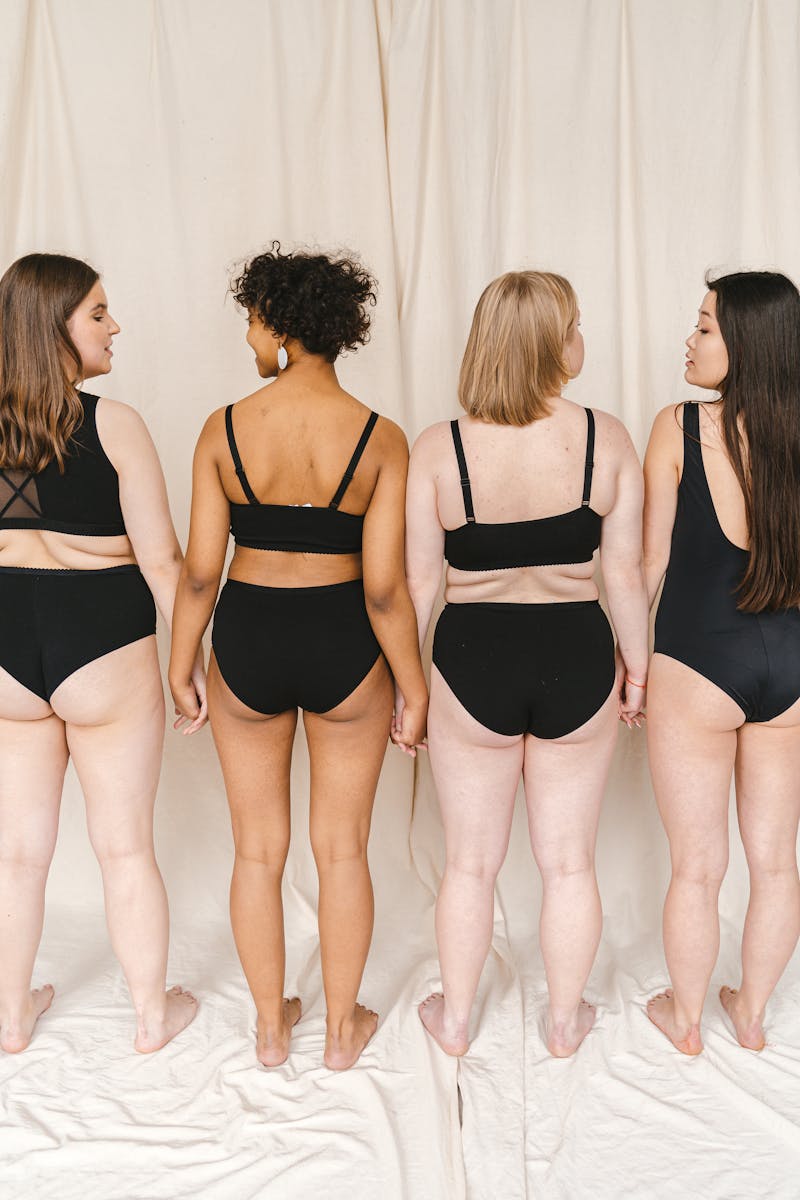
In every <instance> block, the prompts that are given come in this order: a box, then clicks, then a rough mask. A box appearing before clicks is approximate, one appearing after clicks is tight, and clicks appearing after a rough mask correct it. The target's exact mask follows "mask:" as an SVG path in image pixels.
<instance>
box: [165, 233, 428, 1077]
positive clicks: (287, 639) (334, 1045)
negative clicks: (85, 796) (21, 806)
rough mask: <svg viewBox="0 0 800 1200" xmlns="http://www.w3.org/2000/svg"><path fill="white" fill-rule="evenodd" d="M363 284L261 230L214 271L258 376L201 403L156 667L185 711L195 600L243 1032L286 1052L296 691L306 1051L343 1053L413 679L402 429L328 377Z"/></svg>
mask: <svg viewBox="0 0 800 1200" xmlns="http://www.w3.org/2000/svg"><path fill="white" fill-rule="evenodd" d="M374 288H375V284H374V281H373V280H372V278H371V277H370V276H369V274H368V273H367V272H366V271H364V269H363V268H362V267H361V266H360V264H359V263H358V262H356V261H355V260H354V259H352V258H348V257H332V256H327V255H324V254H311V253H304V252H300V253H294V254H292V253H285V252H282V251H281V249H280V246H279V245H278V243H273V246H272V248H271V249H270V250H268V251H266V252H265V253H264V254H260V255H257V256H256V257H255V258H254V259H253V260H252V261H251V262H249V263H248V264H247V265H246V266H245V268H244V270H243V271H242V273H241V274H240V275H239V277H238V278H237V279H236V280H235V282H234V284H233V293H234V296H235V298H236V300H237V301H238V303H239V304H240V305H241V306H242V308H243V309H244V310H245V312H246V313H247V318H248V332H247V341H248V344H249V345H250V346H251V348H252V350H253V352H254V354H255V361H256V369H257V371H258V374H259V376H260V377H261V378H262V379H272V378H273V377H275V376H277V379H276V381H275V382H274V383H272V384H271V385H270V386H268V387H260V388H259V389H258V390H257V391H255V392H253V393H252V395H249V396H246V397H245V398H244V399H243V400H240V401H239V402H238V403H237V404H229V405H228V406H227V408H224V409H219V410H218V411H217V412H215V413H213V414H212V415H211V417H209V419H208V421H207V422H206V425H205V428H204V429H203V432H202V434H201V435H200V440H199V442H198V444H197V451H196V454H195V463H194V486H193V494H192V519H191V530H190V534H189V548H188V551H187V557H186V565H185V568H184V572H183V575H182V577H181V584H180V588H179V592H178V601H177V604H176V609H175V625H174V635H173V648H172V661H171V664H170V683H171V686H172V694H173V696H174V699H175V704H176V706H177V710H178V711H179V712H180V713H182V714H184V716H186V717H187V718H188V719H190V720H194V719H195V717H196V711H197V709H196V700H195V696H194V692H193V690H192V687H191V681H190V671H191V665H192V662H193V660H194V657H195V655H196V653H197V648H198V646H199V644H200V638H201V637H202V634H203V631H204V629H205V628H206V625H207V624H208V621H209V618H210V617H211V612H212V609H213V608H214V604H215V601H216V600H217V591H218V588H219V582H220V577H221V574H222V569H223V565H224V561H225V552H226V548H227V544H228V533H229V531H231V532H232V533H233V536H234V540H235V542H236V550H235V553H234V556H233V560H232V562H231V564H230V568H229V570H228V578H227V582H226V583H225V586H224V588H223V590H222V593H221V595H220V597H219V601H218V603H217V606H216V612H215V615H214V629H213V639H212V642H213V650H214V653H213V658H212V661H211V667H210V671H209V713H210V719H211V727H212V730H213V733H214V740H215V742H216V746H217V751H218V753H219V756H220V761H221V763H222V771H223V775H224V777H225V787H226V790H227V793H228V802H229V804H230V809H231V817H232V821H233V835H234V842H235V851H236V856H235V861H234V868H233V879H232V881H231V920H232V924H233V931H234V936H235V938H236V945H237V948H238V951H239V956H240V958H241V961H242V966H243V968H244V972H245V975H246V976H247V982H248V984H249V985H250V991H251V992H252V995H253V999H254V1000H255V1004H256V1010H257V1039H256V1052H257V1055H258V1058H259V1061H260V1062H261V1063H263V1064H264V1065H265V1066H275V1065H277V1064H278V1063H281V1062H283V1061H284V1059H285V1058H286V1056H287V1054H288V1051H289V1040H290V1036H291V1030H292V1027H293V1025H294V1024H295V1023H296V1022H297V1020H298V1019H299V1017H300V1000H299V999H298V998H296V997H295V998H291V999H288V998H284V996H283V985H284V964H285V950H284V930H283V910H282V905H281V878H282V876H283V869H284V865H285V862H286V856H287V853H288V847H289V829H290V803H289V770H290V765H291V756H292V744H293V742H294V735H295V729H296V727H297V715H298V710H299V709H302V712H303V723H304V726H305V731H306V737H307V739H308V748H309V754H310V758H311V812H310V832H311V846H312V850H313V853H314V858H315V861H316V865H317V871H318V874H319V936H320V952H321V958H322V975H323V983H324V987H325V997H326V1002H327V1036H326V1041H325V1056H324V1057H325V1063H326V1065H327V1066H329V1067H332V1068H335V1069H339V1070H341V1069H343V1068H346V1067H349V1066H352V1064H353V1063H354V1062H355V1061H356V1059H357V1058H358V1056H359V1055H360V1053H361V1051H362V1050H363V1048H364V1046H365V1045H366V1043H367V1042H368V1041H369V1039H370V1037H371V1036H372V1034H373V1033H374V1031H375V1028H376V1024H377V1015H376V1014H375V1013H374V1012H372V1011H371V1010H369V1009H367V1008H365V1007H364V1006H363V1005H361V1004H359V1003H358V1002H357V997H358V990H359V986H360V983H361V977H362V974H363V971H364V964H365V962H366V957H367V951H368V949H369V943H370V938H371V935H372V921H373V900H372V884H371V881H370V874H369V866H368V863H367V839H368V837H369V827H370V819H371V813H372V804H373V801H374V798H375V789H376V786H377V783H378V776H379V773H380V769H381V764H382V762H383V757H384V753H385V750H386V744H387V739H388V737H389V734H390V731H391V729H392V701H393V698H394V697H395V688H394V687H393V686H392V676H394V680H395V684H396V689H397V694H396V700H395V720H394V733H393V737H394V738H395V740H396V741H397V742H398V743H400V744H401V745H404V746H405V747H406V749H408V750H409V751H411V752H413V748H414V745H415V744H416V743H418V742H419V741H420V740H421V739H422V737H423V736H424V731H425V717H426V710H427V691H426V688H425V679H424V676H423V673H422V666H421V663H420V659H419V652H418V649H417V642H416V623H415V621H414V610H413V608H412V606H411V601H410V599H409V596H408V590H407V588H406V582H405V573H404V563H403V535H404V499H405V483H406V471H407V465H408V448H407V445H406V440H405V437H404V435H403V433H402V431H401V430H400V429H399V428H398V426H397V425H395V424H394V423H393V422H392V421H389V420H387V419H386V418H385V417H379V416H378V414H377V413H375V412H370V410H369V409H368V408H366V407H365V406H364V405H363V404H362V403H361V402H360V401H359V400H356V399H355V397H354V396H351V395H349V394H348V393H347V392H346V391H344V389H343V388H342V387H341V386H340V384H339V381H338V379H337V377H336V369H335V362H336V359H337V358H338V356H339V355H340V353H341V352H342V351H343V350H354V349H356V348H357V347H358V346H359V345H362V344H363V343H364V342H366V341H367V338H368V331H369V323H370V321H369V313H368V311H367V308H368V306H369V305H370V304H372V303H374V301H375V291H374Z"/></svg>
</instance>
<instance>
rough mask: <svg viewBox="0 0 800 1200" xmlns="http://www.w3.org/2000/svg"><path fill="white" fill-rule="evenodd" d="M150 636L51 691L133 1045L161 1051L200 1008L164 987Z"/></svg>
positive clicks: (157, 688) (159, 713)
mask: <svg viewBox="0 0 800 1200" xmlns="http://www.w3.org/2000/svg"><path fill="white" fill-rule="evenodd" d="M155 641H156V640H155V637H148V638H142V639H141V640H140V641H138V642H133V643H131V644H130V645H128V646H123V647H122V648H121V649H119V650H114V651H112V652H111V653H110V654H106V655H104V656H103V657H102V658H98V659H95V661H94V662H91V663H87V665H86V666H85V667H81V669H80V670H79V671H76V672H75V673H74V674H73V675H70V677H69V678H68V679H66V680H65V681H64V682H63V683H62V684H61V685H60V687H58V688H57V689H56V691H55V692H54V693H53V697H52V703H53V708H54V710H55V711H56V713H57V714H58V715H59V716H60V717H61V718H62V719H63V720H64V721H65V722H66V725H67V741H68V744H69V748H70V752H71V754H72V758H73V761H74V763H75V768H76V770H77V772H78V777H79V779H80V781H81V786H82V788H83V792H84V795H85V797H86V815H87V823H88V827H89V837H90V839H91V842H92V846H93V848H94V851H95V854H96V855H97V858H98V861H99V863H100V870H101V872H102V875H103V888H104V893H105V904H106V918H107V920H108V928H109V933H110V936H111V944H112V946H113V948H114V952H115V953H116V955H117V957H118V958H119V961H120V963H121V965H122V969H123V971H124V972H125V978H126V980H127V983H128V988H129V989H130V993H131V999H132V1000H133V1004H134V1007H135V1009H136V1022H137V1032H136V1040H135V1042H134V1046H135V1048H136V1049H137V1050H139V1051H141V1052H142V1053H149V1052H150V1051H152V1050H158V1049H160V1048H161V1047H162V1046H163V1045H165V1044H166V1043H167V1042H168V1041H169V1040H170V1039H171V1038H173V1037H174V1036H175V1035H176V1034H177V1033H179V1032H180V1031H181V1030H182V1029H184V1028H185V1027H186V1025H188V1024H189V1022H190V1021H191V1020H192V1019H193V1018H194V1016H195V1013H196V1010H197V1002H196V1000H195V999H194V997H193V996H192V995H191V994H190V993H189V992H184V991H182V990H181V988H171V989H170V990H169V991H166V990H165V979H166V970H167V947H168V941H169V913H168V910H167V896H166V892H165V890H164V883H163V880H162V878H161V874H160V872H159V870H158V866H157V865H156V860H155V853H154V850H153V806H154V803H155V795H156V788H157V786H158V776H159V772H160V769H161V752H162V747H163V741H164V695H163V692H162V688H161V676H160V673H159V668H158V657H157V655H156V644H155Z"/></svg>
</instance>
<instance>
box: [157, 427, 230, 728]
mask: <svg viewBox="0 0 800 1200" xmlns="http://www.w3.org/2000/svg"><path fill="white" fill-rule="evenodd" d="M221 419H222V417H221V411H220V412H218V413H212V415H211V416H210V417H209V419H208V420H207V421H206V424H205V426H204V428H203V432H202V433H201V434H200V439H199V441H198V443H197V448H196V450H195V454H194V466H193V469H192V516H191V523H190V527H189V546H188V548H187V551H186V561H185V562H184V564H183V570H182V571H181V575H180V582H179V584H178V592H177V596H176V598H175V616H174V620H173V628H172V654H171V656H170V663H169V686H170V689H171V691H172V697H173V699H174V701H175V709H176V712H178V713H180V714H181V716H183V717H185V718H186V719H187V720H190V721H195V720H196V719H197V714H196V711H195V707H194V703H193V696H192V689H191V683H190V677H191V670H192V663H193V662H194V660H195V658H196V656H197V654H198V652H199V651H200V650H201V641H202V637H203V633H204V632H205V629H206V626H207V625H208V622H209V620H210V618H211V613H212V612H213V609H214V604H215V602H216V599H217V592H218V591H219V581H220V578H221V576H222V568H223V566H224V564H225V551H226V549H227V546H228V531H229V526H230V509H229V506H228V500H227V497H226V495H225V492H224V491H223V489H222V483H221V481H220V478H219V472H218V470H217V464H216V459H215V453H214V444H215V442H216V434H217V433H218V430H217V426H218V425H219V423H220V421H221Z"/></svg>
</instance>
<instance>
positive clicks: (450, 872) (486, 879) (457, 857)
mask: <svg viewBox="0 0 800 1200" xmlns="http://www.w3.org/2000/svg"><path fill="white" fill-rule="evenodd" d="M503 857H505V855H504V856H503ZM502 865H503V858H500V857H498V855H497V854H481V853H476V852H474V851H472V852H464V851H459V852H458V853H455V854H454V853H452V851H448V853H447V860H446V863H445V876H446V877H448V879H449V880H452V881H453V882H455V880H458V879H460V880H461V881H462V882H465V883H469V884H472V885H473V886H474V885H476V884H478V885H480V886H483V887H489V888H493V887H494V885H495V881H496V880H497V876H498V874H499V872H500V868H501V867H502Z"/></svg>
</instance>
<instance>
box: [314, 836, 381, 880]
mask: <svg viewBox="0 0 800 1200" xmlns="http://www.w3.org/2000/svg"><path fill="white" fill-rule="evenodd" d="M368 840H369V830H368V829H366V830H362V829H354V830H352V831H350V832H349V833H348V832H346V831H342V830H337V831H336V832H335V833H322V832H319V831H316V832H315V831H314V830H312V831H311V851H312V853H313V855H314V862H315V863H316V864H317V871H319V872H323V871H327V870H330V868H331V867H336V866H340V865H341V864H343V863H350V864H351V865H352V864H366V861H367V841H368Z"/></svg>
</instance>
